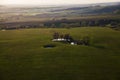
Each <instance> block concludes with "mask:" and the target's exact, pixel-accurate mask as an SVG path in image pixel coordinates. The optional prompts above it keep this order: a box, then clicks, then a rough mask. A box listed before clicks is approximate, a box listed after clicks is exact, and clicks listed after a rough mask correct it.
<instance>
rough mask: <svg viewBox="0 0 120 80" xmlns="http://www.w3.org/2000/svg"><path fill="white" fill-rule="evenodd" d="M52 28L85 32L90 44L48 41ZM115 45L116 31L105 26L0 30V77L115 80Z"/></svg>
mask: <svg viewBox="0 0 120 80" xmlns="http://www.w3.org/2000/svg"><path fill="white" fill-rule="evenodd" d="M53 32H60V33H69V34H70V35H71V36H72V37H73V38H74V39H81V38H82V37H84V36H89V37H90V46H84V45H70V44H64V43H59V42H52V41H51V39H52V34H53ZM46 44H54V45H56V47H54V48H51V49H47V48H44V47H43V46H44V45H46ZM119 49H120V32H119V31H115V30H112V29H109V28H100V27H82V28H70V29H65V28H60V29H57V28H54V29H53V28H43V29H24V30H22V29H21V30H6V31H0V80H119V79H120V76H119V75H120V62H119V61H120V54H119V53H120V50H119Z"/></svg>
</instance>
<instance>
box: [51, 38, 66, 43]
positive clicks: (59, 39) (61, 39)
mask: <svg viewBox="0 0 120 80" xmlns="http://www.w3.org/2000/svg"><path fill="white" fill-rule="evenodd" d="M52 41H58V42H62V41H67V40H66V39H64V38H58V39H53V40H52Z"/></svg>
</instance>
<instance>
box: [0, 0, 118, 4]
mask: <svg viewBox="0 0 120 80" xmlns="http://www.w3.org/2000/svg"><path fill="white" fill-rule="evenodd" d="M104 2H120V0H0V4H5V5H7V4H28V5H32V4H33V5H54V4H89V3H104Z"/></svg>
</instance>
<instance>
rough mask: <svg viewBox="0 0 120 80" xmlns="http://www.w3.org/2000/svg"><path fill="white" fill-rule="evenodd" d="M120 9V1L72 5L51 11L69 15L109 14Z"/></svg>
mask: <svg viewBox="0 0 120 80" xmlns="http://www.w3.org/2000/svg"><path fill="white" fill-rule="evenodd" d="M119 10H120V2H117V3H99V4H89V5H84V6H80V7H79V6H72V7H68V8H63V9H57V10H53V12H59V13H63V12H64V13H67V14H71V15H83V14H84V15H90V14H91V15H92V14H111V13H114V12H116V11H119Z"/></svg>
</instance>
